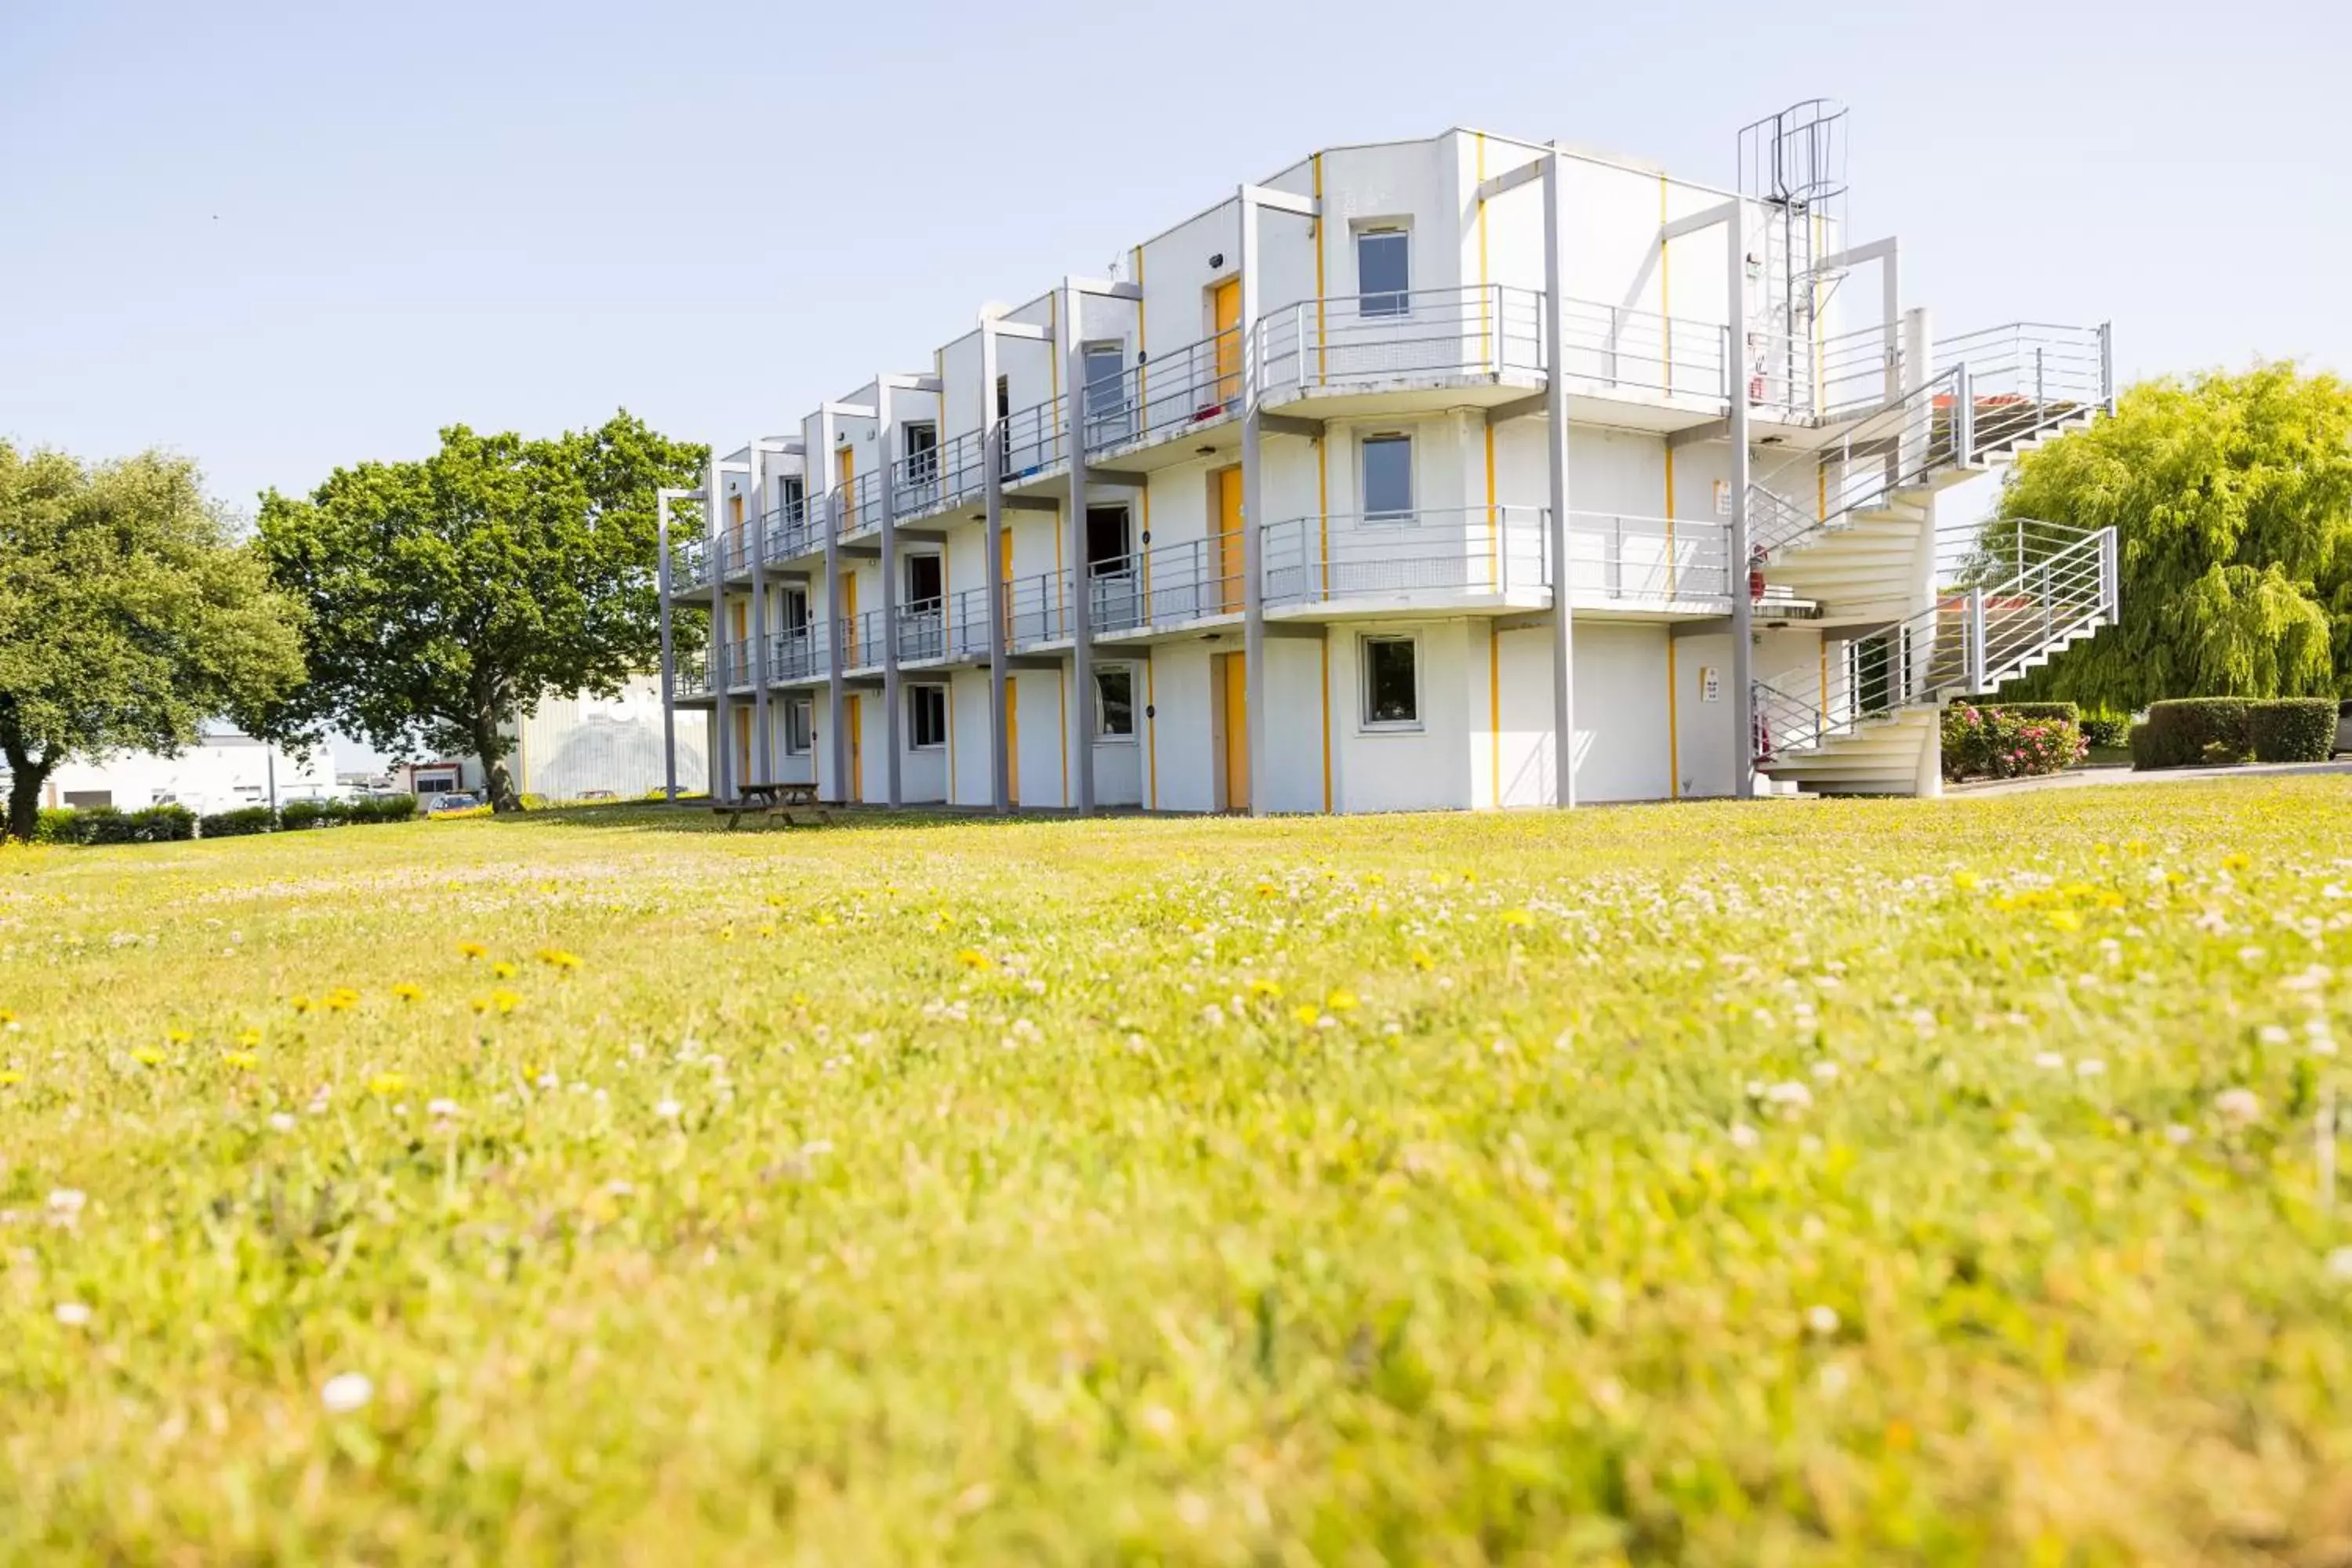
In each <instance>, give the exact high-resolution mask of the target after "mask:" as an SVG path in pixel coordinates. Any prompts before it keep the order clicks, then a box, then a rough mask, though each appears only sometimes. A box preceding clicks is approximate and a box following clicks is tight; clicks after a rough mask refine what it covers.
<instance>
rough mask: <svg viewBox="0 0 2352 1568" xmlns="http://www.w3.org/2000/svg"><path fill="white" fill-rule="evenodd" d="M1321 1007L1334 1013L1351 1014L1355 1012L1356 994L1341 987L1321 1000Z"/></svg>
mask: <svg viewBox="0 0 2352 1568" xmlns="http://www.w3.org/2000/svg"><path fill="white" fill-rule="evenodd" d="M1323 1005H1325V1006H1326V1007H1328V1008H1330V1009H1331V1011H1333V1012H1334V1013H1352V1012H1354V1011H1355V1010H1356V994H1355V993H1354V992H1352V991H1349V990H1347V989H1345V988H1344V987H1343V988H1342V989H1340V990H1338V991H1334V992H1332V993H1331V994H1329V995H1328V996H1326V997H1325V998H1323Z"/></svg>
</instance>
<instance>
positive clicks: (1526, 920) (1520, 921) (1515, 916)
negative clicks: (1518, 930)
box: [1503, 910, 1536, 926]
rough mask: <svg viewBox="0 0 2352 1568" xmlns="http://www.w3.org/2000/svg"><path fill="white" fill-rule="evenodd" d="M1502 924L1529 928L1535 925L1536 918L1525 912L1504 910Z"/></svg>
mask: <svg viewBox="0 0 2352 1568" xmlns="http://www.w3.org/2000/svg"><path fill="white" fill-rule="evenodd" d="M1503 923H1504V924H1505V925H1507V926H1531V925H1533V924H1535V923H1536V917H1535V916H1533V915H1531V914H1529V913H1528V911H1527V910H1504V911H1503Z"/></svg>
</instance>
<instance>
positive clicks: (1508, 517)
mask: <svg viewBox="0 0 2352 1568" xmlns="http://www.w3.org/2000/svg"><path fill="white" fill-rule="evenodd" d="M1260 560H1261V562H1262V563H1263V567H1264V571H1265V602H1266V603H1267V604H1269V605H1300V604H1313V603H1316V602H1318V601H1322V600H1329V599H1349V598H1361V597H1368V596H1387V595H1412V594H1429V593H1462V594H1507V593H1508V592H1510V591H1511V590H1512V589H1514V588H1520V589H1525V590H1528V591H1529V592H1534V591H1536V590H1538V589H1540V588H1542V587H1543V586H1544V585H1545V584H1546V581H1547V574H1546V572H1545V552H1544V530H1543V512H1542V509H1541V508H1538V507H1515V506H1496V507H1476V508H1462V507H1456V508H1428V509H1423V510H1414V511H1412V512H1404V513H1389V514H1381V515H1376V516H1369V517H1368V516H1362V515H1350V514H1344V513H1334V514H1331V515H1329V516H1324V517H1299V518H1289V519H1286V520H1284V521H1278V522H1272V523H1268V524H1267V525H1266V527H1265V533H1264V537H1263V540H1262V542H1261V545H1260Z"/></svg>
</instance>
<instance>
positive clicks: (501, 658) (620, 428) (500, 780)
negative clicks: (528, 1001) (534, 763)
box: [261, 412, 707, 811]
mask: <svg viewBox="0 0 2352 1568" xmlns="http://www.w3.org/2000/svg"><path fill="white" fill-rule="evenodd" d="M706 455H707V454H706V448H704V447H698V446H693V445H690V444H688V443H685V442H678V441H672V440H669V439H667V438H666V437H662V436H659V435H656V433H655V432H653V431H651V430H649V429H647V428H646V426H645V425H644V424H643V423H642V422H640V421H638V420H637V419H635V418H634V417H632V416H629V415H628V414H627V413H625V412H624V413H620V414H616V415H615V416H614V417H613V418H611V419H610V420H608V421H606V422H605V423H604V426H601V427H600V428H598V429H594V430H586V431H578V432H569V431H567V432H566V433H564V434H563V435H562V436H558V437H553V438H551V439H525V438H524V437H520V436H517V435H513V434H511V433H509V434H506V435H499V436H480V435H477V434H475V433H474V432H473V431H472V430H469V429H467V427H466V426H462V425H453V426H450V427H449V428H447V429H446V430H444V431H442V432H441V447H440V450H439V451H437V452H436V453H434V454H433V455H432V456H431V457H428V458H424V459H423V460H421V461H417V462H403V463H362V464H360V465H359V466H358V467H357V468H338V469H336V470H335V472H334V474H333V475H332V476H331V478H330V479H328V480H327V482H326V483H324V484H322V485H320V487H319V488H318V489H317V490H316V491H314V492H312V494H311V495H310V497H309V498H308V499H307V500H304V499H296V498H289V497H287V496H283V495H280V494H278V492H276V491H275V490H272V491H271V492H269V494H268V495H267V496H266V497H264V498H263V500H262V505H261V546H262V550H263V552H264V554H265V555H266V556H267V558H268V562H269V565H270V572H271V574H272V575H273V576H274V577H275V579H276V580H277V582H278V584H279V585H280V586H281V587H283V588H284V589H286V590H287V591H289V592H290V593H292V594H294V595H296V596H297V597H299V599H300V600H301V601H302V602H303V604H304V605H306V606H307V607H308V609H309V611H310V685H309V686H308V687H307V688H305V689H304V690H303V692H302V693H301V694H300V696H299V699H298V700H297V701H296V702H295V703H293V704H292V705H290V706H289V708H288V709H287V710H285V711H283V712H282V713H281V714H279V715H278V718H277V721H276V727H277V728H278V730H279V731H282V732H287V733H293V734H315V733H317V732H318V731H320V730H321V729H324V728H329V727H332V728H339V729H342V730H347V731H353V732H356V733H358V734H361V735H363V736H365V737H366V738H367V739H368V740H369V741H370V742H373V743H374V744H375V745H377V746H380V747H382V748H383V749H385V750H387V751H391V752H411V751H414V750H415V749H417V748H424V749H427V750H430V751H434V752H442V753H445V754H446V753H451V752H471V753H473V754H474V755H476V756H478V757H479V758H480V759H481V760H482V765H483V768H484V770H485V771H486V773H488V779H489V790H490V800H491V804H492V805H494V806H495V807H497V808H498V809H499V810H501V811H506V810H510V809H513V808H514V807H516V806H517V805H520V796H519V795H517V793H516V789H515V784H514V778H513V773H512V770H511V769H510V768H509V766H508V765H507V758H508V756H509V753H510V752H512V751H513V749H514V734H515V730H516V726H517V725H518V723H519V721H520V720H521V719H522V718H523V717H524V716H526V715H527V714H529V713H530V710H532V709H533V708H534V707H536V706H537V705H538V703H539V701H540V700H541V698H542V697H544V696H546V695H547V694H549V693H551V692H569V691H583V690H584V691H592V692H595V693H597V694H598V695H601V696H610V695H612V694H613V693H614V692H615V691H616V690H618V689H619V688H620V685H621V683H622V682H623V681H624V680H625V679H628V678H629V677H630V676H631V675H633V674H635V673H636V672H639V671H642V670H646V669H649V668H655V666H656V662H657V661H658V659H659V657H660V633H659V621H658V614H659V597H658V595H657V592H656V585H655V564H656V560H655V558H656V543H655V527H656V524H655V512H654V507H655V494H654V493H655V491H656V489H659V488H661V487H663V486H677V487H684V486H689V485H692V484H693V483H694V482H695V481H696V479H698V476H699V474H700V470H701V467H702V464H703V462H704V460H705V458H706ZM689 624H690V623H681V629H682V630H685V629H687V628H688V626H689Z"/></svg>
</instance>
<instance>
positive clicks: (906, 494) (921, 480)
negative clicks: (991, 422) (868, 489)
mask: <svg viewBox="0 0 2352 1568" xmlns="http://www.w3.org/2000/svg"><path fill="white" fill-rule="evenodd" d="M986 482H987V472H986V469H985V468H983V467H982V462H981V433H980V432H979V431H977V430H967V431H965V432H964V433H963V434H962V435H961V436H958V437H955V438H954V439H953V440H950V441H948V442H946V443H944V444H943V445H940V446H937V447H931V448H930V449H929V450H928V451H923V452H909V453H908V454H907V455H906V456H905V457H903V458H898V460H897V461H896V462H894V463H892V464H891V465H890V510H891V513H892V515H893V516H894V517H896V518H898V519H899V520H901V521H904V520H907V519H909V518H918V517H927V516H929V514H931V513H932V512H935V511H940V510H944V509H945V508H948V507H951V506H956V505H960V504H961V503H963V502H965V501H968V500H973V499H975V498H977V497H978V496H979V495H980V493H981V491H982V489H983V488H984V486H985V484H986Z"/></svg>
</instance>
